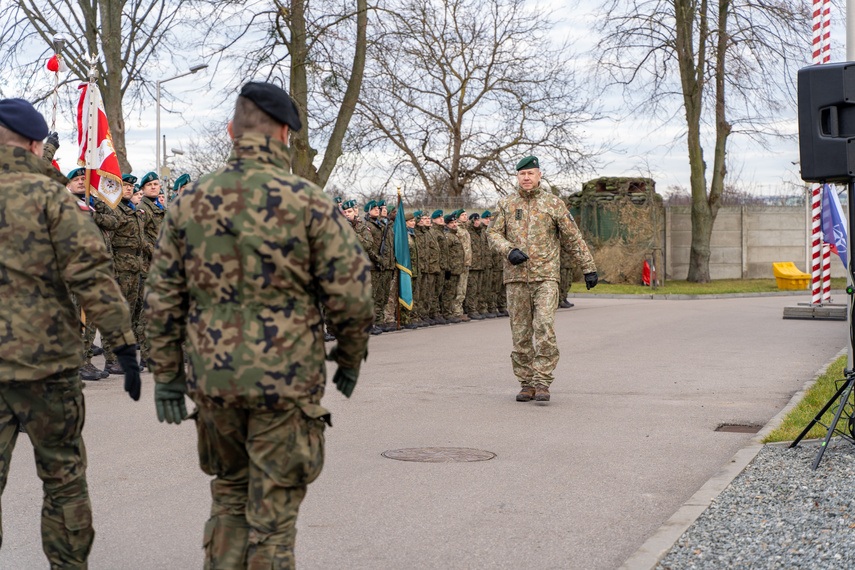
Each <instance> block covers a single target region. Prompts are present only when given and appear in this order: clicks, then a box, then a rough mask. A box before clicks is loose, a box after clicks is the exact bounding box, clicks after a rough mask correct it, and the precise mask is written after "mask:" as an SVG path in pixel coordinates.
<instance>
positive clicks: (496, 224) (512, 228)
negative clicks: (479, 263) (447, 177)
mask: <svg viewBox="0 0 855 570" xmlns="http://www.w3.org/2000/svg"><path fill="white" fill-rule="evenodd" d="M487 235H488V236H489V238H490V247H491V248H492V249H493V250H494V251H497V252H500V253H501V254H502V258H503V260H504V281H505V283H512V282H524V283H530V282H534V281H558V277H559V247H563V248H565V249H567V250H568V251H569V252H570V254H571V255H572V256H573V257H574V259H575V260H576V263H577V264H578V265H579V266H580V267H581V268H582V273H591V272H593V271H596V270H597V268H596V266H595V265H594V259H593V257H591V253H590V252H589V251H588V246H587V245H586V244H585V240H583V239H582V234H581V233H580V232H579V229H578V228H577V227H576V224H575V223H573V221H572V218H571V217H570V212H568V211H567V207H566V206H565V205H564V203H563V202H561V200H560V199H559V198H558V197H556V196H554V195H552V194H551V193H550V192H544V191H543V189H542V188H540V187H539V186H538V187H537V188H533V189H531V190H528V191H526V190H523V189H520V190H519V192H518V194H516V195H514V196H508V197H505V198H503V199H502V200H500V201H499V205H498V207H497V208H496V213H495V218H494V220H493V223H492V224H490V228H489V229H488V231H487ZM514 248H518V249H519V250H520V251H522V252H523V253H525V254H526V255H528V257H529V259H528V261H526V262H525V263H521V264H519V265H511V263H510V262H509V261H508V253H510V251H511V250H512V249H514Z"/></svg>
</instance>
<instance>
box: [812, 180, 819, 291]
mask: <svg viewBox="0 0 855 570" xmlns="http://www.w3.org/2000/svg"><path fill="white" fill-rule="evenodd" d="M819 189H820V187H819V184H814V186H813V189H812V190H811V194H810V216H811V225H810V228H811V248H810V259H811V263H810V266H811V271H810V275H811V279H810V283H811V292H812V295H811V299H810V302H811V304H812V305H819V304H821V303H822V284H821V279H822V266H821V261H822V240H821V239H820V236H821V235H822V233H821V232H820V218H821V217H822V207H821V202H820V195H821V194H820V191H819Z"/></svg>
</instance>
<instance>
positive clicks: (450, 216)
mask: <svg viewBox="0 0 855 570" xmlns="http://www.w3.org/2000/svg"><path fill="white" fill-rule="evenodd" d="M456 219H457V218H455V217H454V214H448V215H447V216H445V217H444V218H443V220H445V223H446V224H450V223H451V222H453V221H454V220H456Z"/></svg>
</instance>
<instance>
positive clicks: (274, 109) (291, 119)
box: [240, 81, 303, 131]
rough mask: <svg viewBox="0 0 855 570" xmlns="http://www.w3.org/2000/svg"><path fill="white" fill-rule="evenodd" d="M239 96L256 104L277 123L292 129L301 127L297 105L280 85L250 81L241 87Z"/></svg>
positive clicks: (295, 129)
mask: <svg viewBox="0 0 855 570" xmlns="http://www.w3.org/2000/svg"><path fill="white" fill-rule="evenodd" d="M240 96H241V97H246V98H247V99H249V100H250V101H252V102H253V103H255V104H256V105H258V108H259V109H261V110H262V111H264V112H265V113H267V114H268V115H270V117H271V118H272V119H273V120H274V121H276V122H277V123H281V124H283V125H288V126H289V127H291V130H292V131H299V130H300V129H302V128H303V123H302V122H300V113H299V112H298V111H297V105H295V104H294V101H292V100H291V97H290V96H289V95H288V93H286V92H285V90H284V89H282V88H281V87H277V86H275V85H273V84H271V83H262V82H261V81H250V82H249V83H247V84H246V85H244V86H243V87H242V88H241V90H240Z"/></svg>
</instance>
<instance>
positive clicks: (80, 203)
mask: <svg viewBox="0 0 855 570" xmlns="http://www.w3.org/2000/svg"><path fill="white" fill-rule="evenodd" d="M77 207H78V208H80V209H81V210H83V211H84V212H88V211H90V208H89V206H87V205H86V203H85V202H84V201H83V200H78V201H77Z"/></svg>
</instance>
